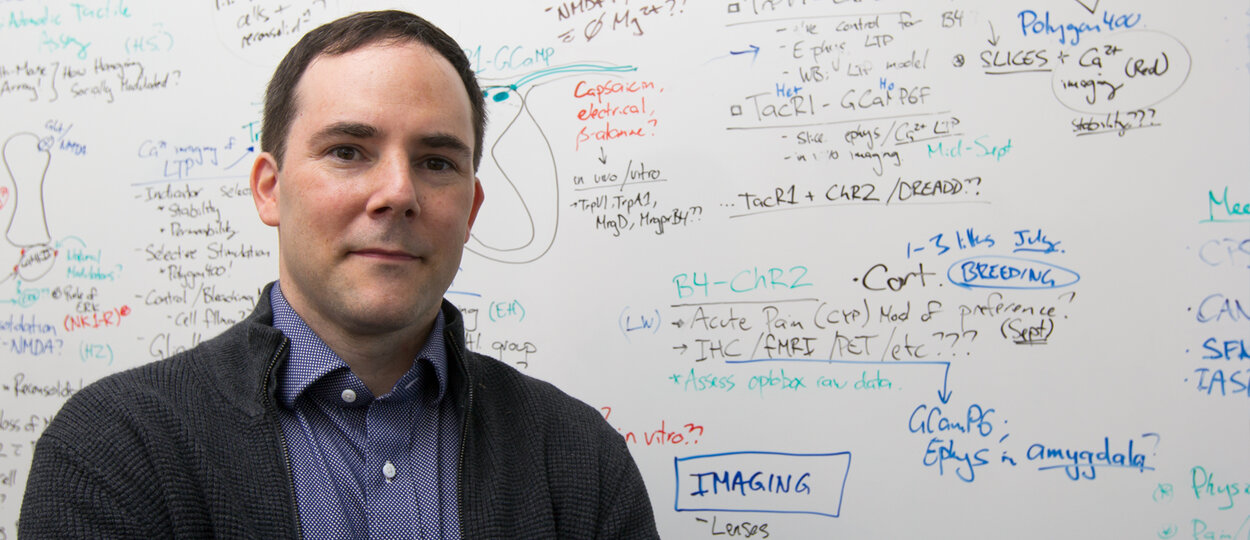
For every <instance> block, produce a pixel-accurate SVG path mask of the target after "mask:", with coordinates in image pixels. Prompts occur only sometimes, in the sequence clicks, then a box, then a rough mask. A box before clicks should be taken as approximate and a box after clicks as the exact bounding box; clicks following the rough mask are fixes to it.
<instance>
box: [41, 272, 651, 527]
mask: <svg viewBox="0 0 1250 540" xmlns="http://www.w3.org/2000/svg"><path fill="white" fill-rule="evenodd" d="M268 293H269V288H266V289H265V294H264V295H262V296H261V300H260V302H258V303H257V306H256V309H255V310H254V311H253V313H252V315H251V316H250V317H248V318H247V319H246V320H244V321H243V322H241V323H239V324H237V325H235V326H233V327H231V328H229V329H227V330H226V331H225V332H224V333H222V334H221V335H220V336H218V337H216V338H213V339H211V340H209V341H206V342H204V343H203V344H201V345H199V346H198V347H195V348H194V349H192V350H190V351H187V352H185V353H181V354H178V355H176V356H174V357H172V358H168V359H166V360H162V361H159V362H153V363H151V364H147V365H144V366H141V367H138V368H135V369H132V370H129V371H125V372H122V373H118V374H115V375H111V376H109V377H106V378H104V379H101V380H100V381H98V382H96V383H94V384H91V385H89V386H88V387H86V388H84V389H83V390H82V391H81V392H79V393H77V394H75V395H74V396H73V397H71V398H70V400H69V401H68V402H67V403H66V404H65V406H64V407H63V408H62V409H61V411H60V412H59V413H58V414H57V415H56V418H55V419H54V420H53V421H52V423H51V424H50V425H49V426H48V428H47V429H46V430H45V431H44V433H43V435H42V436H41V437H40V438H39V442H38V444H37V447H36V450H35V456H34V462H33V464H32V466H31V471H30V478H29V480H28V481H27V484H26V494H25V497H24V499H23V501H22V512H21V519H20V521H19V528H18V532H19V534H20V535H21V536H22V537H30V538H35V537H46V538H104V537H108V538H207V537H218V538H265V539H269V538H298V537H299V535H300V532H299V517H298V515H297V512H296V509H295V494H294V488H293V487H292V483H291V476H290V470H289V465H288V462H287V458H286V448H285V442H284V440H283V438H282V433H281V427H280V426H279V423H278V417H277V413H276V408H275V407H277V405H276V401H275V398H274V392H275V386H276V384H275V383H274V381H275V373H276V369H277V367H278V365H279V364H280V363H281V362H283V361H285V359H286V350H287V347H288V346H289V345H288V343H289V342H288V341H287V339H286V338H285V337H284V336H283V335H282V333H281V332H279V331H278V330H276V329H274V328H273V326H271V324H272V320H273V314H272V312H271V311H270V309H269V295H268ZM443 314H444V316H445V317H446V321H447V328H446V334H445V338H446V340H447V343H448V348H449V349H450V351H451V354H450V355H449V360H450V361H451V362H452V363H453V366H454V369H452V370H451V374H452V376H451V381H450V382H451V383H452V386H451V388H455V389H456V390H457V391H456V393H455V397H456V399H457V403H458V404H459V406H460V410H461V413H462V414H463V417H464V428H463V435H462V439H461V460H460V469H461V470H460V474H459V476H460V482H459V485H460V522H461V531H462V534H463V536H464V538H472V539H477V538H656V537H658V535H657V533H656V529H655V522H654V517H653V516H652V510H651V503H650V501H649V499H648V497H647V491H646V488H645V487H644V486H643V481H642V477H641V475H640V474H639V472H638V467H637V465H635V463H634V461H633V459H632V458H631V457H630V455H629V451H628V449H627V448H626V447H625V443H624V441H623V440H622V438H621V436H620V434H618V433H617V432H616V430H614V429H612V428H611V427H610V426H609V425H608V424H607V423H606V422H605V421H604V420H603V418H602V417H601V416H600V414H599V412H598V411H596V410H595V409H594V408H592V407H590V406H588V405H586V404H584V403H582V402H580V401H577V400H576V399H573V398H572V397H569V396H568V395H566V394H564V393H563V392H561V391H560V390H558V389H556V388H555V387H554V386H552V385H550V384H548V383H545V382H542V381H539V380H537V379H534V378H531V377H529V376H526V375H524V374H521V373H519V372H517V371H516V370H515V369H513V368H512V367H510V366H507V365H505V364H503V363H501V362H499V361H497V360H494V359H492V358H489V357H486V356H483V355H480V354H477V353H474V352H471V351H469V350H467V349H466V348H465V344H464V327H463V321H462V320H461V317H460V312H459V310H457V309H456V308H455V307H454V306H452V305H451V304H450V303H448V302H445V301H444V303H443Z"/></svg>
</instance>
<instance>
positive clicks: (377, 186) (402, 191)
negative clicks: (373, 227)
mask: <svg viewBox="0 0 1250 540" xmlns="http://www.w3.org/2000/svg"><path fill="white" fill-rule="evenodd" d="M373 173H374V178H373V182H372V184H373V186H374V187H373V193H372V195H371V197H370V198H369V208H368V211H369V214H371V215H383V214H386V213H389V212H394V213H395V214H396V215H399V216H403V217H406V218H413V217H416V216H417V214H418V213H420V211H421V206H420V204H419V203H418V202H417V190H416V184H415V182H416V177H415V175H414V173H413V170H412V166H411V165H410V164H409V161H408V157H407V156H406V155H397V156H387V157H386V158H385V159H383V160H382V161H380V162H379V163H378V165H377V167H375V168H374V171H373Z"/></svg>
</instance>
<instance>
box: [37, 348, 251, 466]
mask: <svg viewBox="0 0 1250 540" xmlns="http://www.w3.org/2000/svg"><path fill="white" fill-rule="evenodd" d="M238 330H239V329H238V328H231V329H230V330H228V331H227V332H226V333H223V334H222V335H219V336H217V337H215V338H212V339H210V340H207V341H205V342H203V343H200V344H198V345H196V346H195V347H193V348H191V349H188V350H186V351H181V352H179V353H177V354H174V355H173V356H170V357H168V358H164V359H161V360H156V361H154V362H149V363H146V364H142V365H139V366H135V367H132V368H129V369H126V370H124V371H119V372H116V373H112V374H109V375H107V376H105V377H103V378H101V379H99V380H97V381H95V382H93V383H91V384H88V385H86V386H85V387H83V388H82V389H80V390H79V391H77V392H75V393H74V394H73V395H71V396H70V397H69V399H68V400H67V401H66V402H65V404H64V405H63V406H62V407H61V409H60V411H59V412H58V413H57V414H56V416H55V417H54V419H53V421H52V422H51V423H50V424H49V426H48V429H47V431H46V432H45V433H46V434H48V435H50V436H52V437H57V438H66V439H68V440H71V441H72V440H73V439H74V438H77V437H82V436H88V435H90V434H99V433H102V432H111V431H115V430H118V429H141V428H143V427H144V426H147V425H155V424H171V425H173V424H179V423H183V422H185V421H187V420H189V419H192V418H197V417H198V418H201V419H203V418H204V417H206V416H211V415H214V414H216V415H217V416H220V412H219V410H220V409H223V408H227V409H239V408H240V407H241V406H242V407H244V408H248V409H250V410H252V411H254V413H256V414H258V413H259V408H258V407H257V406H251V407H248V406H247V404H246V403H242V404H240V403H235V402H237V401H239V400H238V399H237V396H239V395H246V393H247V392H246V390H245V389H243V388H239V387H238V386H237V385H238V384H239V382H240V380H241V374H240V373H239V371H238V368H239V367H240V366H239V364H240V362H242V361H243V360H242V359H243V358H244V356H246V355H245V354H244V353H243V352H242V351H241V350H240V349H241V348H242V346H241V345H238V341H239V340H238V336H237V335H232V332H236V331H238ZM232 343H234V345H231V344H232ZM232 394H233V395H232ZM254 415H255V414H252V415H245V416H254ZM200 421H203V420H200Z"/></svg>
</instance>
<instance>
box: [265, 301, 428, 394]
mask: <svg viewBox="0 0 1250 540" xmlns="http://www.w3.org/2000/svg"><path fill="white" fill-rule="evenodd" d="M269 304H270V306H271V308H272V309H273V326H274V328H277V329H278V330H279V331H281V332H282V334H283V335H285V336H286V337H287V338H288V339H290V340H291V350H290V352H289V355H288V358H287V362H286V363H285V364H284V365H283V366H282V367H281V368H280V369H279V370H278V401H279V402H281V403H282V404H283V405H284V406H286V407H287V408H291V407H293V406H294V403H295V400H296V399H297V398H298V397H299V396H300V395H301V394H304V393H306V392H307V393H310V394H318V395H320V394H326V395H327V397H328V396H336V397H337V396H339V395H340V394H341V392H342V390H343V389H347V388H350V389H352V390H353V391H354V392H355V393H356V394H357V395H358V396H360V398H361V399H357V400H356V401H355V402H354V403H353V404H352V405H355V406H365V405H368V404H369V402H371V401H372V400H373V395H372V394H371V393H370V392H369V390H368V388H367V387H365V385H364V383H363V382H362V381H360V379H359V378H358V377H356V375H355V374H354V373H352V372H351V370H350V368H349V367H348V366H347V363H346V362H343V359H342V358H339V355H338V354H336V353H335V352H334V351H333V350H332V349H330V347H329V346H327V345H326V344H325V342H324V341H322V340H321V337H320V336H318V335H317V334H316V332H313V330H312V329H311V328H309V327H308V324H307V323H305V322H304V319H303V318H302V317H300V316H299V314H298V313H296V312H295V309H294V308H292V307H291V305H290V304H289V303H287V301H286V297H285V296H283V295H282V288H281V286H280V283H277V282H275V283H274V286H273V289H272V290H271V291H270V293H269ZM445 327H446V322H445V320H444V317H443V313H442V310H439V312H438V315H437V317H436V318H435V320H434V328H433V329H431V330H430V335H429V336H427V337H426V340H425V345H423V346H422V347H421V351H420V352H418V353H417V357H416V358H415V359H414V361H413V363H412V367H411V368H409V369H408V372H407V373H405V374H404V375H403V376H402V377H400V378H399V381H397V382H396V383H395V386H394V387H393V388H392V389H391V391H390V392H389V393H387V394H386V395H385V396H382V397H383V398H385V399H388V400H397V401H405V400H409V399H415V398H417V397H422V398H424V399H426V400H427V401H429V402H432V403H437V402H439V401H441V400H442V399H443V396H444V395H446V393H447V345H446V341H445V339H444V337H443V334H444V329H445ZM431 368H432V369H431ZM430 371H433V374H434V378H435V380H436V383H437V384H432V383H430V382H423V378H422V377H421V374H422V373H429V372H430ZM427 379H428V377H427ZM423 389H424V390H423ZM336 401H337V400H336Z"/></svg>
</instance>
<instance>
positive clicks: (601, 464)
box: [19, 12, 656, 538]
mask: <svg viewBox="0 0 1250 540" xmlns="http://www.w3.org/2000/svg"><path fill="white" fill-rule="evenodd" d="M264 122H265V123H264V135H263V138H262V141H261V145H262V149H263V150H264V152H263V153H262V154H261V155H260V156H259V157H258V158H257V160H256V162H255V164H254V165H253V167H252V171H251V187H252V193H253V197H254V199H255V203H256V208H257V212H258V214H259V215H260V218H261V220H262V221H263V222H264V223H266V224H268V225H271V226H274V227H277V229H278V242H279V252H278V253H279V281H278V282H277V283H275V284H272V285H271V286H270V287H268V288H267V289H266V294H264V295H263V299H262V300H261V301H260V302H259V303H258V305H257V306H256V309H255V311H254V312H253V313H252V315H251V316H250V317H249V318H248V319H247V320H246V321H244V322H242V323H240V324H238V325H236V326H234V327H232V328H230V329H228V330H227V331H226V332H224V333H223V334H222V335H221V336H219V337H217V338H214V339H212V340H210V341H208V342H205V343H204V344H202V345H201V346H199V347H196V348H195V349H193V350H191V351H188V352H186V353H184V354H179V355H176V356H174V357H172V358H169V359H166V360H163V361H161V362H157V363H154V364H149V365H146V366H143V367H140V368H137V369H134V370H131V371H128V372H125V373H121V374H118V375H114V376H111V377H107V378H105V379H103V380H101V381H99V382H98V383H96V384H94V385H91V386H90V387H88V388H86V389H84V390H83V391H82V392H80V393H78V394H76V395H75V396H74V397H73V398H72V399H71V400H70V401H69V402H68V403H67V404H66V405H65V407H64V408H63V409H62V411H61V412H60V413H59V414H58V415H57V417H56V419H55V420H54V421H53V422H52V424H51V425H50V426H49V427H48V428H47V430H46V431H45V432H44V434H43V436H42V437H41V438H40V440H39V443H38V445H37V450H36V453H35V457H34V463H33V465H32V469H31V475H30V479H29V481H28V483H27V491H26V495H25V499H24V501H23V505H22V515H21V521H20V523H19V531H20V533H21V534H22V535H23V536H27V535H29V536H47V537H56V538H67V537H87V538H99V537H135V538H165V537H206V536H216V537H227V538H297V537H300V536H302V537H304V538H353V537H355V538H363V537H372V538H457V537H463V538H552V537H561V538H593V537H603V538H635V537H655V536H656V530H655V524H654V520H653V516H652V513H651V512H652V511H651V505H650V502H649V501H648V499H647V493H646V489H645V487H644V486H643V483H642V479H641V476H640V475H639V473H638V469H637V466H636V465H635V464H634V462H633V460H632V459H631V458H630V456H629V453H628V450H627V449H626V447H625V445H624V442H623V440H622V439H621V437H620V436H619V434H617V433H616V431H615V430H613V429H612V428H611V427H609V426H608V425H607V424H606V422H604V421H603V420H602V418H601V417H600V416H599V414H598V412H597V411H596V410H594V409H593V408H591V407H589V406H587V405H585V404H583V403H580V402H577V401H576V400H574V399H572V398H570V397H568V396H567V395H565V394H563V393H561V392H560V391H558V390H556V389H555V388H554V387H552V386H551V385H548V384H546V383H543V382H540V381H536V380H534V379H531V378H529V377H526V376H524V375H522V374H520V373H517V372H516V371H515V370H513V369H512V368H510V367H507V366H505V365H503V364H501V363H499V362H497V361H495V360H493V359H490V358H487V357H484V356H481V355H478V354H475V353H472V352H470V351H468V350H466V348H465V344H464V329H463V326H462V322H461V319H460V315H459V312H458V310H457V309H456V308H455V307H453V306H452V305H451V304H450V303H447V302H446V301H444V300H443V299H442V295H443V293H444V292H446V290H447V287H448V286H449V285H450V284H451V280H452V277H453V276H454V275H455V273H456V270H457V268H458V266H459V263H460V258H461V254H462V251H463V246H464V243H465V242H466V241H467V240H468V234H469V230H470V228H471V227H472V225H473V221H474V218H475V217H476V215H477V211H478V209H479V208H480V206H481V204H482V200H483V193H482V187H481V184H480V183H479V182H478V180H477V179H476V177H475V174H474V173H475V171H476V168H477V166H478V163H479V160H480V159H481V153H482V135H483V131H484V125H485V119H484V103H483V96H482V93H481V91H480V90H479V89H478V86H477V83H476V81H475V79H474V76H473V73H472V70H471V68H470V66H469V63H468V60H467V59H466V58H465V56H464V53H463V52H462V50H461V48H460V47H459V46H458V45H457V44H456V43H455V42H454V41H453V40H452V39H451V38H449V37H448V36H446V34H444V33H443V32H442V31H441V30H439V29H437V28H436V27H434V26H432V25H430V24H429V23H428V22H426V21H424V20H423V19H420V18H419V17H416V16H414V15H410V14H406V13H400V12H377V13H363V14H357V15H353V16H350V17H346V18H344V19H340V20H338V21H335V22H333V23H330V24H328V25H326V26H323V27H321V28H318V29H316V30H314V31H313V32H311V33H310V34H309V35H307V36H305V37H304V39H302V40H301V41H300V43H299V44H297V45H296V46H295V47H294V48H293V49H292V50H291V52H290V53H288V55H287V57H286V58H285V59H284V60H283V61H282V63H281V64H280V65H279V67H278V69H277V70H276V72H275V74H274V77H273V79H272V81H271V82H270V85H269V89H268V92H267V94H266V103H265V119H264Z"/></svg>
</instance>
